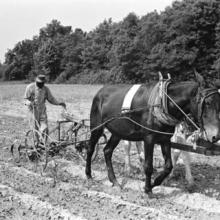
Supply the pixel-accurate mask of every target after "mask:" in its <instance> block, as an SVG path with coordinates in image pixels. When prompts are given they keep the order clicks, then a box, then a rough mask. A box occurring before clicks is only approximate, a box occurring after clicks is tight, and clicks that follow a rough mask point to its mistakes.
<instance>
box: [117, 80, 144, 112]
mask: <svg viewBox="0 0 220 220" xmlns="http://www.w3.org/2000/svg"><path fill="white" fill-rule="evenodd" d="M140 86H141V84H135V85H133V86H132V87H131V88H130V89H129V90H128V92H127V93H126V95H125V97H124V101H123V103H122V107H121V111H122V112H123V113H125V112H128V111H129V110H130V109H131V102H132V100H133V97H134V95H135V93H136V92H137V91H138V89H139V88H140Z"/></svg>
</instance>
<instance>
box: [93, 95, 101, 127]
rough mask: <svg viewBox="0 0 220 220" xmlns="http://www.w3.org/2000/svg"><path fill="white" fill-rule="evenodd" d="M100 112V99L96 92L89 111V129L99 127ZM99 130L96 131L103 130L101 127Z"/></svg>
mask: <svg viewBox="0 0 220 220" xmlns="http://www.w3.org/2000/svg"><path fill="white" fill-rule="evenodd" d="M101 110H102V98H101V96H100V94H99V92H98V93H97V94H96V96H95V97H94V99H93V102H92V107H91V111H90V129H91V130H92V129H95V128H96V127H98V126H100V125H101V123H102V111H101ZM99 128H100V129H97V130H103V127H102V126H101V127H99Z"/></svg>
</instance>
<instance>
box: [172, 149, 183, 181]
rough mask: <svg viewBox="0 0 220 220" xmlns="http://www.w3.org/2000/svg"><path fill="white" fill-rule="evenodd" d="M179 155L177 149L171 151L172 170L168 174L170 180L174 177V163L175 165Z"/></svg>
mask: <svg viewBox="0 0 220 220" xmlns="http://www.w3.org/2000/svg"><path fill="white" fill-rule="evenodd" d="M180 153H181V151H180V150H177V149H174V150H173V151H172V163H173V169H172V171H171V173H170V178H172V177H173V176H174V170H175V167H176V163H177V160H178V158H179V156H180Z"/></svg>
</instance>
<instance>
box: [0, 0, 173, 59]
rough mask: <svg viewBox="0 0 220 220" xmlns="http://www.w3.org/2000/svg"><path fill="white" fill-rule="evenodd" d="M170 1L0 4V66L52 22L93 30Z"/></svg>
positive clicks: (24, 0) (10, 0)
mask: <svg viewBox="0 0 220 220" xmlns="http://www.w3.org/2000/svg"><path fill="white" fill-rule="evenodd" d="M172 2H173V0H0V30H1V35H0V62H1V63H3V62H4V60H5V58H4V55H5V53H6V52H7V50H8V49H13V48H14V46H15V44H16V43H18V42H19V41H22V40H25V39H32V37H33V36H34V35H38V34H39V30H40V28H42V27H45V26H46V25H47V24H48V23H50V22H51V21H52V20H53V19H56V20H58V21H60V22H61V24H62V25H65V26H67V25H68V26H72V29H73V30H74V29H75V28H81V29H82V30H83V31H90V30H93V29H94V28H95V27H96V26H98V25H99V24H100V23H101V22H103V21H104V20H105V19H108V18H112V20H113V22H118V21H121V20H122V19H123V18H125V17H126V16H127V15H128V14H129V13H130V12H134V13H135V14H136V15H137V16H140V17H141V16H143V15H146V14H147V13H148V12H151V11H154V10H157V11H158V12H161V11H163V10H164V9H165V7H167V6H170V5H171V4H172Z"/></svg>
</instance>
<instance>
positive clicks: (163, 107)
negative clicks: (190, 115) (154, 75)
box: [148, 79, 179, 126]
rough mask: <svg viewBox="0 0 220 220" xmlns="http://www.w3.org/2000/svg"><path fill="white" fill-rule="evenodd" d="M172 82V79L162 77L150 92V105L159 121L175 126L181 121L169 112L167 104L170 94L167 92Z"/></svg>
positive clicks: (152, 112)
mask: <svg viewBox="0 0 220 220" xmlns="http://www.w3.org/2000/svg"><path fill="white" fill-rule="evenodd" d="M170 83H171V81H170V79H166V80H163V79H160V81H159V82H158V83H157V84H156V85H155V86H154V88H153V89H152V91H151V93H150V97H149V99H148V105H149V106H151V108H150V111H151V114H153V115H154V116H155V117H156V118H157V120H158V121H160V122H161V123H163V124H167V125H173V126H175V125H176V124H177V123H179V120H177V119H176V118H174V117H173V116H172V115H170V114H169V112H168V106H167V101H168V96H167V95H166V94H167V88H168V86H169V84H170Z"/></svg>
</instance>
